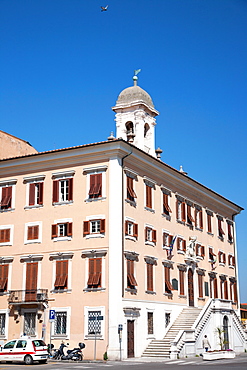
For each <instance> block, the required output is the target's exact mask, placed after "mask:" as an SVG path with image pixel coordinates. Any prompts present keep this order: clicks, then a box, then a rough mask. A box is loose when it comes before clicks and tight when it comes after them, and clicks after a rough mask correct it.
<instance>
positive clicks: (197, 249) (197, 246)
mask: <svg viewBox="0 0 247 370" xmlns="http://www.w3.org/2000/svg"><path fill="white" fill-rule="evenodd" d="M196 256H199V244H196Z"/></svg>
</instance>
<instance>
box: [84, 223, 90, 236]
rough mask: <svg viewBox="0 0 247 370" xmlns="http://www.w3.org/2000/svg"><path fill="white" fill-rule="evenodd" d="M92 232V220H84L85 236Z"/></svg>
mask: <svg viewBox="0 0 247 370" xmlns="http://www.w3.org/2000/svg"><path fill="white" fill-rule="evenodd" d="M88 234H90V222H89V221H84V222H83V236H85V235H88Z"/></svg>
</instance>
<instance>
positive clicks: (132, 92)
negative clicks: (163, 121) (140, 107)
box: [116, 85, 154, 108]
mask: <svg viewBox="0 0 247 370" xmlns="http://www.w3.org/2000/svg"><path fill="white" fill-rule="evenodd" d="M137 103H138V104H140V103H144V104H145V105H147V106H148V107H150V108H154V103H153V101H152V98H151V96H150V95H149V94H148V93H147V92H146V91H145V90H143V89H142V88H141V87H140V86H137V85H136V86H130V87H127V88H126V89H124V90H123V91H121V93H120V94H119V96H118V99H117V102H116V106H119V105H121V106H122V107H124V106H130V105H134V104H137Z"/></svg>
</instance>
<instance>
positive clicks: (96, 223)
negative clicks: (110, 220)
mask: <svg viewBox="0 0 247 370" xmlns="http://www.w3.org/2000/svg"><path fill="white" fill-rule="evenodd" d="M102 234H105V219H98V220H97V219H95V220H89V221H84V222H83V236H89V235H91V236H97V235H98V236H102Z"/></svg>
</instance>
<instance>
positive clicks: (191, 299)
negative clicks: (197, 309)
mask: <svg viewBox="0 0 247 370" xmlns="http://www.w3.org/2000/svg"><path fill="white" fill-rule="evenodd" d="M188 296H189V306H191V307H194V283H193V271H192V269H189V270H188Z"/></svg>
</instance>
